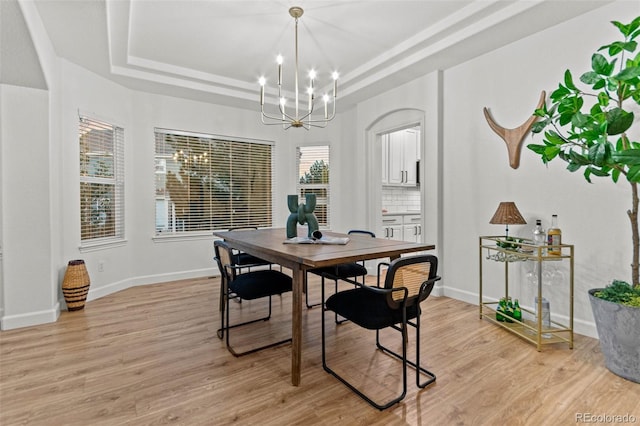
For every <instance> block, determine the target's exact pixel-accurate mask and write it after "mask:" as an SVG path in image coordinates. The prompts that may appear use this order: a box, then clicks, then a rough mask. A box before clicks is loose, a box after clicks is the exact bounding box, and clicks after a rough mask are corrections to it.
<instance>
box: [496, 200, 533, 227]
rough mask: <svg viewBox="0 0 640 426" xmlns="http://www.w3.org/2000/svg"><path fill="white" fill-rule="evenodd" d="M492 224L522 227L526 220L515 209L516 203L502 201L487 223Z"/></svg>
mask: <svg viewBox="0 0 640 426" xmlns="http://www.w3.org/2000/svg"><path fill="white" fill-rule="evenodd" d="M489 223H493V224H503V225H524V224H526V223H527V221H526V220H524V218H523V217H522V215H521V214H520V211H519V210H518V208H517V207H516V203H514V202H513V201H503V202H501V203H500V204H499V205H498V209H497V210H496V212H495V213H494V214H493V217H492V218H491V220H490V221H489Z"/></svg>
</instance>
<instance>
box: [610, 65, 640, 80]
mask: <svg viewBox="0 0 640 426" xmlns="http://www.w3.org/2000/svg"><path fill="white" fill-rule="evenodd" d="M639 75H640V67H628V68H625V69H623V70H622V71H620V72H619V73H618V74H617V75H616V76H615V78H616V79H617V80H620V81H629V80H632V79H634V78H635V77H638V76H639Z"/></svg>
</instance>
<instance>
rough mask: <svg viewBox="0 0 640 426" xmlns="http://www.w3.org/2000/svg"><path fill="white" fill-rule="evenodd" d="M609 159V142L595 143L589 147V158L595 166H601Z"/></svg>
mask: <svg viewBox="0 0 640 426" xmlns="http://www.w3.org/2000/svg"><path fill="white" fill-rule="evenodd" d="M610 159H611V144H609V143H608V142H605V143H597V144H595V145H593V146H592V147H591V148H589V160H590V161H591V162H592V163H593V164H594V165H596V166H598V167H602V166H604V165H605V164H607V163H608V162H609V160H610Z"/></svg>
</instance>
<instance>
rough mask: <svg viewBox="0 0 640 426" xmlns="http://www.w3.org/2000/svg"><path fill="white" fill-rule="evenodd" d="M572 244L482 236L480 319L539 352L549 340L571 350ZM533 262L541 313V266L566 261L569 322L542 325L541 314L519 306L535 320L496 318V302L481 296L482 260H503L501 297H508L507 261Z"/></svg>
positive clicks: (480, 290) (480, 250) (480, 242)
mask: <svg viewBox="0 0 640 426" xmlns="http://www.w3.org/2000/svg"><path fill="white" fill-rule="evenodd" d="M573 250H574V247H573V245H570V244H558V245H553V246H551V245H535V244H534V242H533V241H531V240H527V239H521V238H515V239H509V240H507V238H506V237H504V236H499V237H498V236H482V237H480V238H479V262H478V264H479V269H480V270H479V286H480V289H479V295H480V303H479V306H480V319H482V318H485V319H487V320H489V321H490V322H492V323H494V324H497V325H498V326H501V327H503V328H505V329H507V330H509V331H510V332H512V333H514V334H516V335H518V336H520V337H521V338H523V339H524V340H526V341H528V342H530V343H533V344H535V345H536V347H537V349H538V351H541V350H542V346H543V345H547V344H552V343H567V344H568V345H569V348H570V349H573V275H574V274H573V263H574V262H573ZM524 261H532V262H535V264H534V267H535V268H536V269H537V309H536V311H537V312H540V313H542V312H543V306H542V304H543V291H542V290H543V286H542V265H543V263H545V262H566V261H568V262H569V283H568V286H569V288H568V293H569V307H568V312H569V314H568V322H569V324H568V325H566V324H561V323H559V322H557V321H554V320H551V319H550V320H549V323H550V326H544V325H543V318H542V317H543V316H542V315H536V313H535V312H532V311H531V310H529V309H525V308H522V311H523V312H527V313H528V314H530V316H533V317H534V318H535V319H534V320H531V319H525V318H524V317H523V319H522V320H517V319H515V318H509V322H507V321H499V320H498V318H499V317H500V313H499V312H498V311H497V309H498V304H499V302H498V301H485V300H484V299H483V296H482V290H483V282H482V279H483V272H482V267H483V263H484V262H502V263H504V297H505V298H507V297H509V264H510V263H515V262H524Z"/></svg>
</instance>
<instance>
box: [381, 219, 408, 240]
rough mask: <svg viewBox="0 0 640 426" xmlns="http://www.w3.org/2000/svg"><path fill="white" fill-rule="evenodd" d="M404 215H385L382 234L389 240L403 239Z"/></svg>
mask: <svg viewBox="0 0 640 426" xmlns="http://www.w3.org/2000/svg"><path fill="white" fill-rule="evenodd" d="M402 229H403V223H402V216H401V215H398V216H383V217H382V233H381V236H382V237H383V238H386V239H387V240H402Z"/></svg>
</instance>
